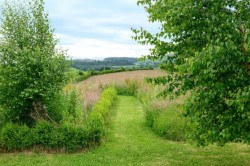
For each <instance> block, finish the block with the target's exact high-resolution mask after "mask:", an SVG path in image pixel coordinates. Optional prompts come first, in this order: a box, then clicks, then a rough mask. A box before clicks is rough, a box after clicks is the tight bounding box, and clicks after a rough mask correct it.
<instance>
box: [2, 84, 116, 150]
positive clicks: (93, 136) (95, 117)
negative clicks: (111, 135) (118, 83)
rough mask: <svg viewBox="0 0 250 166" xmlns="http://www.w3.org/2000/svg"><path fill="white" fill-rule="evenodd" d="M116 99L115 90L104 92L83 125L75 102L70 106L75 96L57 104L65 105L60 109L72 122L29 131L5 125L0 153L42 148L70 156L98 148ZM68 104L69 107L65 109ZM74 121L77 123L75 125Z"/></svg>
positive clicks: (42, 125) (41, 124) (40, 124)
mask: <svg viewBox="0 0 250 166" xmlns="http://www.w3.org/2000/svg"><path fill="white" fill-rule="evenodd" d="M116 95H117V93H116V90H115V89H114V88H107V89H105V90H104V91H103V93H102V94H101V97H100V100H99V101H98V102H97V103H96V105H95V106H94V107H93V109H92V111H91V112H90V114H89V116H88V117H87V119H86V122H84V121H81V116H80V115H79V114H77V111H76V110H75V108H76V105H77V104H76V103H75V101H73V102H72V100H76V99H77V96H76V95H75V94H74V93H71V95H66V97H69V98H66V100H65V98H62V99H60V101H63V100H65V101H67V102H68V103H66V106H65V107H62V108H63V109H65V108H66V111H68V113H69V114H68V115H72V117H74V116H75V118H73V119H74V120H72V121H71V120H63V121H62V123H52V122H49V121H44V120H43V121H37V122H36V124H35V125H34V126H33V127H32V128H30V127H28V126H26V125H21V124H13V123H7V124H6V125H4V126H3V127H2V130H1V133H0V148H1V150H2V151H4V150H5V151H11V150H24V149H27V148H31V147H41V148H45V149H61V150H64V151H68V152H72V151H76V150H79V149H82V148H88V147H91V146H93V145H96V144H99V143H100V142H101V138H102V136H103V135H104V133H105V120H106V119H107V117H108V113H109V111H110V108H111V106H112V103H113V102H114V99H115V98H116ZM61 97H62V96H61ZM63 97H65V96H63ZM69 103H71V104H72V105H70V106H68V104H69ZM51 108H52V107H51ZM69 108H71V109H69ZM67 109H68V110H67ZM77 119H78V120H80V122H75V121H76V120H77Z"/></svg>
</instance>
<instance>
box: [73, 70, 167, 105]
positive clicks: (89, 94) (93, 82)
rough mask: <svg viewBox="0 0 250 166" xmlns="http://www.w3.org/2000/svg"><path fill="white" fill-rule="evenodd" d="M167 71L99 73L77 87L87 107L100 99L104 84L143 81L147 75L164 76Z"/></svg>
mask: <svg viewBox="0 0 250 166" xmlns="http://www.w3.org/2000/svg"><path fill="white" fill-rule="evenodd" d="M164 74H165V72H163V71H160V70H139V71H127V72H119V73H112V74H104V75H97V76H92V77H90V78H88V79H87V80H85V81H82V82H80V83H78V84H76V85H75V86H76V88H77V89H78V91H79V92H80V93H81V94H82V96H83V100H84V102H85V105H86V107H89V106H91V105H93V103H95V102H96V101H97V100H98V97H99V95H100V92H101V88H102V87H103V86H106V85H109V84H122V83H125V81H128V80H137V81H139V82H143V81H144V79H145V78H147V77H159V76H163V75H164Z"/></svg>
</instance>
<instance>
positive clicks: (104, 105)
mask: <svg viewBox="0 0 250 166" xmlns="http://www.w3.org/2000/svg"><path fill="white" fill-rule="evenodd" d="M116 96H117V92H116V90H115V89H114V88H112V87H109V88H107V89H105V90H104V91H103V92H102V94H101V97H100V99H99V101H98V102H97V103H96V105H95V106H94V107H93V109H92V112H91V113H90V115H89V117H88V119H87V127H88V130H89V134H90V135H89V136H90V140H92V141H93V142H95V143H99V142H100V141H101V137H102V136H103V135H104V132H105V131H104V125H105V120H106V118H107V115H108V113H109V111H110V108H111V106H112V103H113V101H114V99H115V98H116Z"/></svg>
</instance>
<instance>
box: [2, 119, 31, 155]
mask: <svg viewBox="0 0 250 166" xmlns="http://www.w3.org/2000/svg"><path fill="white" fill-rule="evenodd" d="M0 140H1V144H2V146H3V147H4V148H5V149H6V150H13V149H15V150H22V149H25V148H29V147H31V146H32V145H33V144H34V139H33V132H32V130H31V129H30V128H29V127H28V126H26V125H16V124H12V123H8V124H6V125H5V126H3V128H2V131H1V135H0Z"/></svg>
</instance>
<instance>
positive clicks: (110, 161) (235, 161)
mask: <svg viewBox="0 0 250 166" xmlns="http://www.w3.org/2000/svg"><path fill="white" fill-rule="evenodd" d="M111 117H112V118H111V119H110V123H109V124H108V130H107V133H106V138H105V140H104V142H103V143H102V145H101V146H100V147H97V148H95V149H92V150H90V151H88V152H82V153H74V154H44V153H17V154H0V165H1V166H2V165H17V166H20V165H25V166H26V165H53V166H54V165H65V166H66V165H67V166H68V165H91V166H96V165H97V166H98V165H143V166H144V165H145V166H146V165H152V166H157V165H232V166H233V165H248V164H249V163H250V147H249V146H247V145H242V144H229V145H226V146H224V147H218V146H209V147H206V148H197V147H195V146H192V145H189V144H187V143H182V142H172V141H167V140H164V139H162V138H161V137H159V136H157V135H156V134H154V133H153V132H152V131H151V129H150V128H148V127H147V126H146V125H145V123H146V122H145V117H144V113H143V110H142V107H141V104H140V102H139V101H138V100H137V99H136V98H134V97H130V96H119V97H118V101H117V104H116V106H115V108H114V111H113V115H112V116H111Z"/></svg>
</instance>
